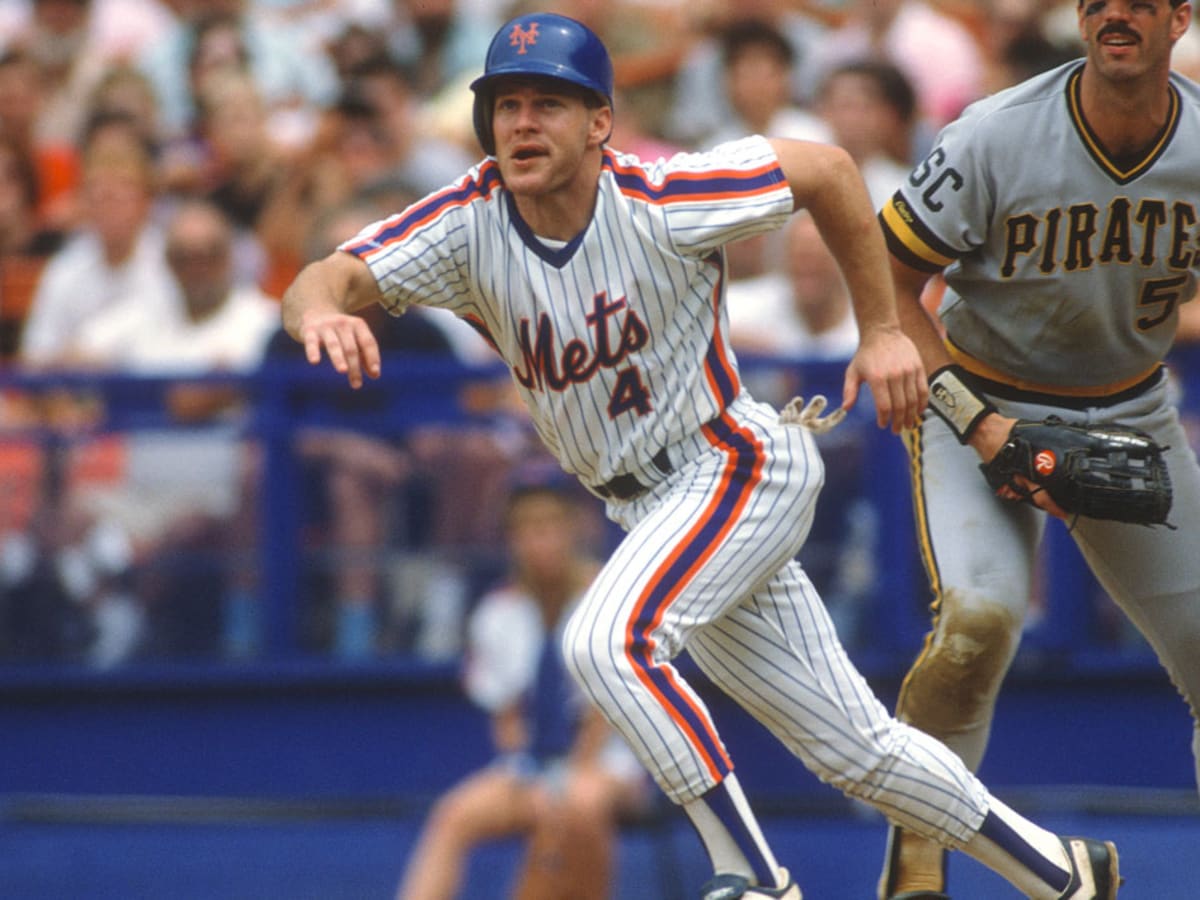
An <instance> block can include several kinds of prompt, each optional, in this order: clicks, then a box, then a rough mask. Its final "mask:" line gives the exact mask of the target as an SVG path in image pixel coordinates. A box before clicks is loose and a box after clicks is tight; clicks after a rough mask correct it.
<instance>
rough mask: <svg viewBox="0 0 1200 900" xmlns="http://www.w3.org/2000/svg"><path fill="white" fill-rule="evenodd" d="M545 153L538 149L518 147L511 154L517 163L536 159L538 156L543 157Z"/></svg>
mask: <svg viewBox="0 0 1200 900" xmlns="http://www.w3.org/2000/svg"><path fill="white" fill-rule="evenodd" d="M545 155H546V151H545V150H542V149H541V148H540V147H518V148H517V149H515V150H514V151H513V152H512V158H513V159H515V160H516V161H517V162H525V161H527V160H530V159H536V158H537V157H539V156H545Z"/></svg>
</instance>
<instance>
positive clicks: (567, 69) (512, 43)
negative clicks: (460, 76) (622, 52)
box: [471, 13, 613, 154]
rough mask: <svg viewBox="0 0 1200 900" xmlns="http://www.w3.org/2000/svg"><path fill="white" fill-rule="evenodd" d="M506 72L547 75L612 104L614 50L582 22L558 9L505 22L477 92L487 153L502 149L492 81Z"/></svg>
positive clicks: (474, 86)
mask: <svg viewBox="0 0 1200 900" xmlns="http://www.w3.org/2000/svg"><path fill="white" fill-rule="evenodd" d="M505 75H541V76H544V77H547V78H557V79H559V80H561V81H567V82H570V83H571V84H574V85H578V86H579V87H582V88H586V89H588V90H590V91H594V92H595V93H596V94H599V95H600V96H601V97H603V98H604V100H605V102H606V103H607V104H608V105H609V106H612V94H613V69H612V60H610V59H609V57H608V50H606V49H605V47H604V44H603V42H602V41H601V40H600V38H598V37H597V36H596V34H595V33H594V32H593V31H592V30H591V29H590V28H588V27H587V26H586V25H584V24H583V23H582V22H576V21H575V20H574V19H569V18H567V17H566V16H559V15H555V14H554V13H530V14H529V15H524V16H518V17H517V18H515V19H513V20H512V21H511V22H509V23H508V24H506V25H504V26H503V27H502V28H501V29H500V30H499V31H497V32H496V36H495V37H493V38H492V42H491V44H489V45H488V51H487V58H486V60H485V61H484V65H483V74H482V75H480V76H479V77H478V78H476V79H475V80H474V81H472V82H471V90H473V91H474V92H475V108H474V118H475V135H476V137H478V138H479V143H480V145H481V146H482V147H483V149H484V152H485V153H488V154H492V153H495V152H496V142H495V138H494V136H493V134H492V100H493V92H492V91H491V89H490V88H491V86H492V85H493V84H494V82H495V80H496V79H497V78H501V77H503V76H505Z"/></svg>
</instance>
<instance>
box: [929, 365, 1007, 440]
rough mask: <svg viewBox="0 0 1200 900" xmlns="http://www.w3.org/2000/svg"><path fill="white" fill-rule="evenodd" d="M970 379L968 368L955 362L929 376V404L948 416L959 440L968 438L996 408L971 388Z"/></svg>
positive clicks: (946, 420) (933, 408)
mask: <svg viewBox="0 0 1200 900" xmlns="http://www.w3.org/2000/svg"><path fill="white" fill-rule="evenodd" d="M969 380H970V375H969V374H968V373H967V371H966V370H965V369H963V367H962V366H958V365H954V364H951V365H948V366H942V367H941V368H940V369H938V370H937V371H936V372H934V373H933V374H932V375H931V376H930V377H929V408H930V409H932V410H933V411H934V412H935V413H937V414H938V415H939V416H941V417H942V419H944V420H945V422H946V424H947V425H949V426H950V430H951V431H953V432H954V436H955V437H956V438H958V442H959V443H960V444H965V443H966V442H967V440H968V439H969V438H970V437H971V432H973V431H974V430H975V427H976V426H977V425H978V424H979V423H980V422H981V421H982V420H983V417H984V416H986V415H988V414H989V413H994V412H996V407H994V406H992V404H991V403H989V402H988V401H987V400H986V399H984V398H983V397H981V396H979V394H977V393H976V392H975V391H974V389H973V388H971V386H970V384H969Z"/></svg>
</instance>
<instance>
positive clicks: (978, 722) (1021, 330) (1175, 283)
mask: <svg viewBox="0 0 1200 900" xmlns="http://www.w3.org/2000/svg"><path fill="white" fill-rule="evenodd" d="M1078 17H1079V29H1080V33H1081V35H1082V37H1083V39H1084V41H1085V42H1086V47H1087V54H1086V59H1084V60H1082V61H1080V60H1076V61H1074V62H1071V63H1068V64H1066V65H1064V66H1062V67H1060V68H1057V69H1054V70H1053V71H1050V72H1047V73H1044V74H1042V75H1040V76H1037V77H1034V78H1033V79H1032V80H1030V81H1028V82H1025V83H1023V84H1020V85H1017V86H1015V87H1012V88H1010V89H1008V90H1005V91H1002V92H1000V93H998V94H996V95H995V96H992V97H990V98H987V99H985V100H982V101H980V102H978V103H976V104H975V105H973V106H971V107H970V108H968V109H967V110H966V112H965V113H964V114H963V116H962V117H961V119H960V120H959V121H958V122H956V123H953V124H951V125H950V126H948V127H947V128H946V129H945V130H944V132H943V133H942V134H941V135H940V136H939V138H938V139H937V140H936V141H935V146H934V148H933V150H932V152H931V153H930V155H929V156H928V158H927V159H926V160H925V161H924V162H922V163H921V164H919V165H918V166H917V167H916V168H915V170H914V171H913V172H912V174H911V176H910V177H909V179H908V180H907V182H906V183H905V184H904V185H903V186H902V187H901V189H900V190H899V191H898V192H897V193H896V194H895V195H894V197H893V198H892V199H891V200H890V201H889V202H888V203H887V204H885V206H884V208H883V210H882V211H881V213H880V219H881V222H882V224H883V228H884V231H885V235H886V238H887V241H888V244H889V248H890V250H891V252H892V255H893V258H894V266H893V269H894V271H895V274H896V279H897V285H898V304H899V307H900V315H901V320H902V322H903V324H904V328H905V331H906V332H907V333H908V334H909V335H910V336H912V338H913V339H914V341H915V342H916V344H917V346H918V348H919V349H920V351H921V356H922V359H923V360H924V363H925V366H926V369H927V371H929V372H930V373H932V377H931V384H932V386H933V390H932V391H931V407H932V409H933V411H934V412H936V413H938V415H927V416H925V417H924V419H923V421H922V423H921V426H920V427H919V428H918V429H915V430H913V431H912V432H910V433H908V434H907V435H906V438H907V440H908V442H909V445H910V454H911V460H912V473H913V487H914V504H915V510H916V522H917V529H918V534H919V539H920V540H919V544H920V546H921V548H922V551H923V554H924V560H925V565H926V569H927V571H928V574H929V578H930V582H931V585H932V588H933V592H934V597H935V600H934V605H933V613H934V619H933V622H934V624H933V630H932V632H931V633H930V635H929V636H928V638H927V640H926V642H925V645H924V648H923V650H922V651H921V653H920V656H919V658H918V659H917V660H916V662H915V663H914V664H913V666H912V668H911V670H910V671H909V673H908V677H907V679H906V680H905V682H904V685H903V687H902V690H901V693H900V698H899V703H898V715H899V717H900V718H901V719H903V720H904V721H906V722H910V723H912V724H914V725H916V726H918V727H919V728H921V729H922V730H924V731H927V732H929V733H930V734H933V735H935V736H937V737H939V738H940V739H942V740H943V741H945V742H946V743H947V744H949V746H950V747H952V748H953V749H954V750H955V751H956V752H957V753H958V754H959V755H960V756H961V757H962V758H963V759H964V760H965V761H966V763H967V764H968V765H969V766H970V767H971V768H972V769H975V768H976V767H977V766H978V764H979V762H980V760H981V758H982V756H983V753H984V747H985V745H986V743H987V738H988V732H989V727H990V724H991V720H992V714H993V709H994V704H995V700H996V696H997V693H998V692H999V689H1000V685H1001V681H1002V679H1003V677H1004V674H1005V672H1006V671H1007V669H1008V666H1009V664H1010V663H1011V661H1012V659H1013V656H1014V654H1015V652H1016V649H1017V644H1018V641H1019V639H1020V635H1021V628H1022V622H1023V619H1024V616H1025V613H1026V610H1027V608H1028V605H1029V600H1030V596H1029V592H1030V589H1031V585H1032V582H1033V578H1034V557H1035V553H1036V551H1037V547H1038V544H1039V541H1040V539H1041V536H1042V533H1043V528H1044V526H1045V522H1046V516H1045V514H1044V512H1050V513H1053V514H1061V512H1062V510H1060V509H1059V508H1057V506H1056V505H1055V504H1054V503H1053V501H1051V500H1050V499H1049V498H1048V497H1047V495H1046V494H1045V493H1038V494H1035V495H1034V496H1033V504H1029V503H1019V502H1013V500H1012V499H1005V498H998V497H997V496H995V495H994V494H993V493H992V492H991V489H990V488H989V487H988V485H987V484H986V483H985V481H984V479H983V477H982V476H981V474H980V472H979V464H980V461H981V459H982V460H988V459H991V458H992V457H993V456H994V455H995V454H996V452H997V448H998V447H999V446H1000V445H1001V444H1003V443H1004V442H1005V440H1006V437H1007V435H1008V432H1009V429H1010V428H1011V427H1012V425H1013V421H1014V419H1032V420H1041V419H1043V418H1045V417H1047V416H1050V415H1054V416H1058V417H1060V418H1061V419H1063V420H1066V421H1068V422H1080V423H1086V424H1098V423H1099V424H1102V423H1120V424H1123V425H1131V426H1136V427H1138V428H1141V429H1142V430H1144V431H1146V432H1149V434H1150V435H1152V436H1153V437H1154V438H1155V439H1156V440H1157V441H1158V442H1159V443H1160V444H1163V445H1166V446H1168V447H1169V450H1168V451H1167V459H1168V466H1169V471H1170V477H1171V482H1172V486H1173V488H1174V505H1173V508H1172V511H1171V514H1170V523H1171V524H1172V525H1173V526H1174V529H1170V528H1164V527H1143V526H1138V525H1129V524H1121V523H1118V522H1110V521H1099V520H1095V519H1086V518H1079V519H1078V520H1075V521H1073V522H1072V523H1071V525H1072V528H1071V535H1072V537H1073V538H1074V540H1075V542H1076V543H1077V544H1078V546H1079V548H1080V550H1081V551H1082V553H1083V556H1084V557H1085V558H1086V560H1087V562H1088V564H1089V565H1090V567H1091V569H1092V571H1093V572H1094V573H1095V575H1096V577H1097V578H1098V579H1099V581H1100V582H1101V584H1102V585H1103V586H1104V587H1105V589H1106V590H1107V591H1108V593H1109V594H1110V595H1111V597H1112V598H1113V599H1114V600H1115V601H1116V603H1117V604H1119V605H1120V607H1121V608H1122V609H1123V610H1124V611H1125V613H1126V614H1127V615H1128V616H1129V618H1130V620H1131V621H1132V622H1133V623H1134V624H1135V625H1136V626H1137V627H1138V628H1139V629H1140V631H1141V633H1142V634H1143V635H1144V636H1145V637H1146V639H1147V640H1148V641H1149V643H1150V645H1151V646H1152V647H1153V648H1154V650H1155V652H1156V653H1157V654H1158V657H1159V659H1160V660H1161V661H1162V664H1163V665H1164V666H1165V668H1166V670H1167V671H1168V673H1169V674H1170V677H1171V679H1172V680H1173V681H1174V683H1175V685H1176V686H1177V687H1178V689H1179V691H1180V693H1182V694H1183V696H1184V698H1185V700H1186V701H1187V703H1188V704H1189V706H1190V707H1191V711H1192V713H1193V716H1195V715H1196V714H1197V713H1200V656H1197V654H1196V648H1197V647H1200V554H1198V553H1197V552H1196V550H1197V546H1198V545H1197V535H1198V534H1200V467H1198V466H1197V462H1196V458H1195V454H1194V453H1193V452H1192V451H1191V450H1190V449H1189V446H1188V439H1187V436H1186V435H1185V434H1184V431H1183V429H1182V428H1181V427H1180V423H1179V419H1178V417H1177V415H1176V411H1175V410H1174V409H1173V408H1172V407H1171V405H1170V403H1169V401H1168V396H1167V385H1166V383H1165V378H1164V370H1163V362H1162V361H1163V358H1164V355H1165V354H1166V353H1167V351H1168V350H1169V348H1170V347H1171V344H1172V341H1173V339H1174V335H1175V329H1176V323H1177V320H1178V315H1179V305H1180V304H1181V303H1183V302H1185V301H1187V300H1189V299H1191V298H1192V297H1193V295H1194V294H1195V292H1196V272H1197V268H1198V267H1200V177H1198V175H1197V151H1196V148H1197V146H1198V145H1200V88H1198V87H1197V85H1195V84H1193V83H1191V82H1189V81H1187V80H1186V79H1183V78H1181V77H1179V76H1178V75H1175V74H1172V73H1171V71H1170V61H1171V49H1172V46H1173V45H1174V44H1175V42H1176V41H1177V40H1178V39H1179V38H1180V37H1181V36H1182V35H1183V33H1184V32H1185V31H1186V30H1187V28H1188V23H1189V22H1190V20H1191V17H1192V7H1191V5H1190V4H1188V3H1183V2H1180V0H1141V2H1133V0H1081V2H1080V4H1079V11H1078ZM942 270H944V271H945V276H946V282H947V284H948V287H947V290H946V292H945V294H944V295H943V297H942V300H941V302H940V308H939V309H938V318H939V319H940V324H941V326H942V327H941V328H940V329H939V328H938V327H937V323H936V322H935V320H934V319H932V318H931V317H930V316H929V315H927V314H926V312H925V311H924V309H923V308H922V306H921V304H920V301H919V300H918V294H919V292H920V291H921V290H922V288H923V286H924V284H925V282H926V280H927V278H928V277H929V275H930V274H931V273H934V272H939V271H942ZM938 398H943V399H945V400H946V401H947V402H941V401H939V399H938ZM1034 504H1036V505H1034ZM1037 507H1040V508H1041V509H1040V510H1039V509H1038V508H1037ZM1198 734H1200V732H1194V733H1193V741H1192V746H1193V751H1194V752H1195V753H1197V754H1198V755H1200V737H1197V735H1198ZM945 890H946V885H945V873H944V853H943V851H942V849H941V848H940V847H937V846H936V845H934V844H932V843H931V842H929V841H928V840H925V839H924V838H921V837H920V836H918V835H914V834H908V833H900V832H899V831H898V830H896V829H893V830H892V833H891V840H890V841H889V845H888V854H887V860H886V863H885V866H884V872H883V876H882V878H881V880H880V893H879V895H880V897H882V898H893V900H898V898H905V900H915V898H944V897H946V896H947V894H946V893H945Z"/></svg>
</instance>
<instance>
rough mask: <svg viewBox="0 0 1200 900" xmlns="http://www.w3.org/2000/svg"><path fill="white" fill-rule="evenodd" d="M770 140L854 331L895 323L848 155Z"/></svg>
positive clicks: (867, 202) (882, 250)
mask: <svg viewBox="0 0 1200 900" xmlns="http://www.w3.org/2000/svg"><path fill="white" fill-rule="evenodd" d="M771 145H772V147H773V148H774V149H775V152H776V154H777V155H778V157H779V162H780V166H781V168H782V169H783V174H784V177H785V178H786V179H787V181H788V184H789V185H790V187H791V189H792V196H793V197H794V198H795V202H796V207H797V208H801V207H803V208H804V209H807V210H808V211H809V213H811V215H812V217H813V221H814V222H815V223H816V225H817V229H818V230H819V231H820V232H821V238H822V239H823V240H824V241H825V243H826V245H827V246H828V247H829V250H830V252H831V253H832V254H833V257H834V259H836V260H837V263H838V267H839V268H840V269H841V271H842V276H843V277H844V278H845V279H846V286H847V287H848V288H849V290H850V296H851V299H852V302H853V304H854V316H855V319H856V320H857V322H858V327H859V331H860V332H868V331H871V330H872V329H874V328H880V327H882V328H894V327H896V326H897V325H898V324H899V322H898V319H897V314H896V304H895V297H894V290H893V286H892V273H891V270H890V268H889V266H888V253H887V246H886V244H885V243H884V240H883V232H882V231H881V229H880V228H879V222H878V220H877V218H876V213H875V208H874V206H873V204H872V203H871V197H870V194H869V193H868V192H867V186H866V184H865V183H864V182H863V179H862V175H861V173H860V172H859V170H858V167H857V165H855V163H854V160H853V159H852V158H851V157H850V155H849V154H848V153H846V151H844V150H842V149H841V148H840V147H835V146H831V145H827V144H817V143H809V142H806V141H788V140H778V139H774V140H772V142H771Z"/></svg>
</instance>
